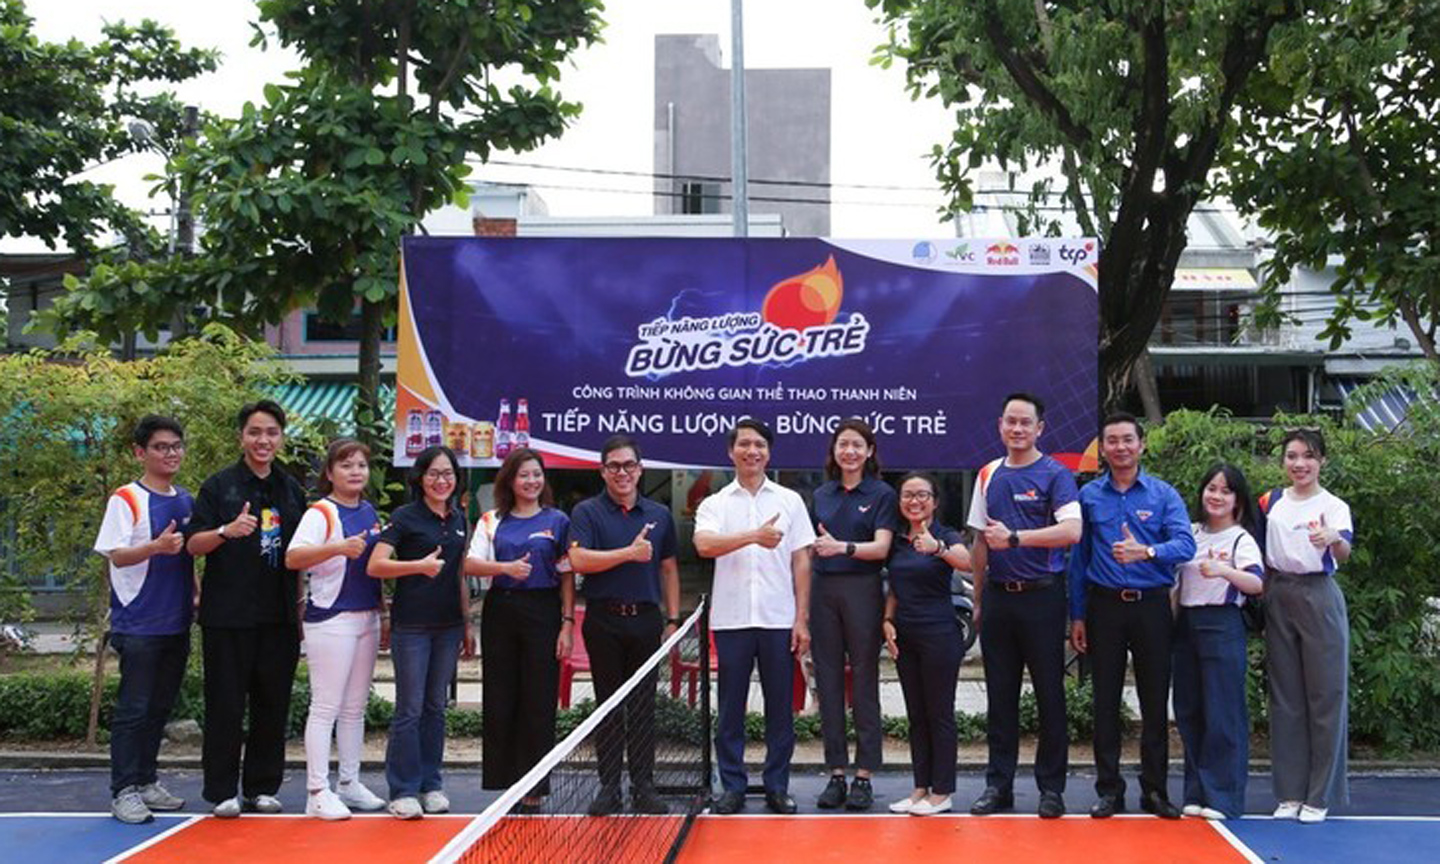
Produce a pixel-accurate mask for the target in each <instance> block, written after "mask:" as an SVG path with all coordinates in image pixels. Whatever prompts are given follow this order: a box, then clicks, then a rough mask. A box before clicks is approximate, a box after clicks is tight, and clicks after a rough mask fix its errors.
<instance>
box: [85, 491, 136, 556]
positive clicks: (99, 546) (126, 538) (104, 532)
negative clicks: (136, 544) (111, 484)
mask: <svg viewBox="0 0 1440 864" xmlns="http://www.w3.org/2000/svg"><path fill="white" fill-rule="evenodd" d="M134 532H135V513H134V512H133V511H132V510H131V509H130V505H129V504H127V503H126V502H125V499H123V498H121V497H120V496H119V495H111V496H110V500H109V501H107V502H106V503H105V518H104V519H103V520H101V522H100V533H99V534H98V535H97V536H96V537H95V551H96V552H99V553H100V554H101V555H104V556H105V557H106V558H109V557H110V553H111V552H114V551H115V550H116V549H123V548H124V547H126V546H129V545H130V542H131V541H130V538H131V537H132V536H133V535H134Z"/></svg>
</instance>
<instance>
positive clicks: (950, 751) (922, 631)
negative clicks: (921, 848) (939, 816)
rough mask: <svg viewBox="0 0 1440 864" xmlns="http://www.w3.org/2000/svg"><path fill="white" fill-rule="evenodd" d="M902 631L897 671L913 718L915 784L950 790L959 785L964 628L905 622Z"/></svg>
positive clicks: (938, 792) (946, 792)
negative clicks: (958, 697)
mask: <svg viewBox="0 0 1440 864" xmlns="http://www.w3.org/2000/svg"><path fill="white" fill-rule="evenodd" d="M897 635H898V637H899V638H898V639H897V640H896V647H897V648H899V649H900V653H899V655H897V656H896V658H895V671H896V672H897V673H899V675H900V690H901V692H902V693H904V694H905V716H907V717H908V718H909V719H910V761H911V774H913V775H914V778H915V788H916V789H929V790H930V791H931V792H932V793H934V794H936V795H949V794H950V793H951V792H954V791H955V759H956V741H955V681H956V677H957V676H958V675H959V673H960V661H961V659H962V658H963V655H964V653H965V652H964V650H963V649H962V648H961V645H960V631H959V629H958V628H957V627H956V625H955V624H954V622H950V623H947V624H943V625H940V626H928V627H905V628H903V629H901V630H900V632H899V633H898V634H897Z"/></svg>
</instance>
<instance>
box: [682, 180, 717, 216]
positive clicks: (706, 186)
mask: <svg viewBox="0 0 1440 864" xmlns="http://www.w3.org/2000/svg"><path fill="white" fill-rule="evenodd" d="M680 212H681V213H686V214H696V213H719V212H720V184H719V183H681V184H680Z"/></svg>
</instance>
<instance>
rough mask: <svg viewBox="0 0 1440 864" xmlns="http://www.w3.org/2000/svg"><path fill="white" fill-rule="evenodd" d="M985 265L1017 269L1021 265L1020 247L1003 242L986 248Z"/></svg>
mask: <svg viewBox="0 0 1440 864" xmlns="http://www.w3.org/2000/svg"><path fill="white" fill-rule="evenodd" d="M985 263H986V264H990V265H992V266H1001V267H1017V266H1019V264H1020V247H1019V246H1016V245H1015V244H1014V243H1007V242H1005V241H1001V242H999V243H991V244H990V245H989V246H986V247H985Z"/></svg>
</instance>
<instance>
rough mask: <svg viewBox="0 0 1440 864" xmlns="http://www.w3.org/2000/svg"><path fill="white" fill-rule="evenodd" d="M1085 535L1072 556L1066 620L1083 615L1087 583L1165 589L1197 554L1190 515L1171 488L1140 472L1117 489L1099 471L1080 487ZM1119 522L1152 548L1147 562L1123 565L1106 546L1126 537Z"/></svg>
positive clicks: (1137, 539)
mask: <svg viewBox="0 0 1440 864" xmlns="http://www.w3.org/2000/svg"><path fill="white" fill-rule="evenodd" d="M1080 512H1081V516H1082V518H1083V519H1084V520H1085V533H1084V534H1083V535H1081V537H1080V542H1079V543H1078V544H1076V546H1075V549H1074V551H1073V552H1072V553H1071V555H1070V573H1069V577H1068V578H1069V583H1070V584H1069V587H1070V620H1072V621H1081V620H1083V619H1084V618H1085V599H1086V591H1087V585H1089V584H1094V585H1103V586H1105V587H1106V588H1138V589H1145V588H1169V587H1170V586H1171V585H1174V584H1175V568H1176V567H1177V566H1178V565H1180V564H1184V563H1185V562H1186V561H1189V560H1190V559H1191V558H1194V557H1195V535H1193V534H1192V533H1190V514H1189V513H1188V512H1187V511H1186V509H1185V501H1184V499H1182V498H1181V497H1180V493H1179V492H1176V491H1175V487H1173V486H1171V485H1170V484H1169V483H1166V482H1165V481H1164V480H1161V479H1160V478H1158V477H1152V476H1150V475H1149V474H1146V473H1145V472H1144V471H1141V472H1139V473H1138V474H1136V476H1135V482H1134V483H1133V484H1131V486H1130V488H1129V489H1126V490H1125V491H1124V492H1121V491H1120V490H1119V489H1116V488H1115V484H1114V483H1113V482H1111V480H1110V475H1109V474H1108V473H1107V474H1102V475H1101V476H1100V477H1097V478H1096V479H1094V480H1092V481H1091V482H1089V483H1087V484H1086V485H1085V488H1084V489H1081V490H1080ZM1122 526H1126V527H1128V528H1129V529H1130V533H1131V535H1132V536H1134V538H1135V540H1136V542H1138V543H1140V544H1142V545H1145V546H1154V547H1155V557H1154V558H1151V559H1150V560H1149V561H1135V562H1133V563H1130V564H1121V563H1120V562H1119V561H1116V560H1115V556H1114V555H1113V554H1111V551H1110V548H1111V546H1112V545H1113V544H1115V543H1118V542H1120V541H1121V540H1123V539H1124V537H1125V533H1124V531H1123V530H1122Z"/></svg>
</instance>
